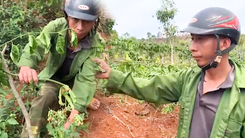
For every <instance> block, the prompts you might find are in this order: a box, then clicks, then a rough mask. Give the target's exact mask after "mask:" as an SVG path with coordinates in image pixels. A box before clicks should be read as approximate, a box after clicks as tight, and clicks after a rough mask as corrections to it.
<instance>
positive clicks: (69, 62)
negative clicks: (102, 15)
mask: <svg viewBox="0 0 245 138" xmlns="http://www.w3.org/2000/svg"><path fill="white" fill-rule="evenodd" d="M99 5H100V4H99V1H98V0H66V2H65V8H64V13H65V18H58V19H56V20H54V21H51V22H50V23H48V25H46V26H45V27H44V28H43V30H42V32H41V34H40V35H39V36H38V37H37V42H38V48H37V50H36V51H35V52H34V54H31V53H30V52H29V51H30V47H31V43H28V44H27V45H26V47H25V49H24V51H23V54H22V56H21V58H20V61H19V63H18V65H19V67H20V71H19V80H20V81H21V82H23V83H30V82H31V81H34V82H36V83H37V82H38V77H39V78H51V79H54V80H57V81H60V82H62V83H65V84H67V85H69V86H70V88H71V89H72V91H73V92H74V94H75V96H76V102H75V104H74V109H73V110H72V111H71V113H70V115H69V118H68V119H69V121H68V122H67V123H66V124H65V128H68V127H69V125H70V124H69V122H72V121H73V119H74V116H75V114H79V113H82V112H85V110H86V108H90V109H94V110H96V109H98V108H99V106H100V102H99V101H98V100H97V99H94V98H93V96H94V93H95V89H96V82H95V77H94V73H95V69H94V65H95V64H94V62H92V61H91V59H90V58H91V57H93V56H95V55H96V54H97V49H96V47H99V46H98V45H103V44H104V43H103V40H102V39H101V38H100V37H99V34H98V33H96V29H97V27H98V23H99ZM71 29H72V30H74V32H75V34H76V35H77V38H78V45H76V46H73V45H71V43H70V39H71ZM62 30H66V31H63V32H61V33H59V34H58V33H56V34H55V33H51V32H59V31H62ZM43 35H44V36H45V39H46V40H42V39H43V38H44V37H42V36H43ZM62 39H63V41H65V45H64V49H63V50H62V51H64V54H60V53H58V50H57V48H56V45H58V44H60V43H61V42H59V41H61V40H62ZM43 41H49V42H48V43H49V44H50V46H46V47H50V49H49V57H48V60H47V63H46V67H45V68H44V69H43V70H42V71H41V72H40V74H38V75H37V72H36V70H35V69H36V67H37V64H38V62H39V61H40V60H42V59H44V58H45V57H44V56H45V55H44V52H45V50H44V49H43V47H42V45H43V44H42V43H41V42H43ZM59 88H60V86H59V85H56V84H55V83H52V82H46V83H44V84H43V85H42V86H41V88H40V90H39V92H38V97H37V98H35V99H34V100H33V101H32V103H31V108H30V112H29V114H30V120H31V127H32V130H33V133H34V134H35V136H40V137H44V136H43V135H42V134H41V130H42V129H43V128H44V129H45V127H46V123H47V121H46V120H47V114H48V111H49V109H54V110H55V109H59V108H60V107H59V104H58V94H59ZM44 134H46V133H44ZM21 137H22V138H26V137H28V133H27V130H26V129H25V128H23V131H22V134H21Z"/></svg>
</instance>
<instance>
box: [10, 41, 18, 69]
mask: <svg viewBox="0 0 245 138" xmlns="http://www.w3.org/2000/svg"><path fill="white" fill-rule="evenodd" d="M10 57H11V59H12V61H13V62H14V63H15V64H17V63H18V61H19V59H20V51H19V48H18V46H17V45H14V44H12V49H11V52H10Z"/></svg>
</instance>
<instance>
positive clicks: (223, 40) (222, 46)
mask: <svg viewBox="0 0 245 138" xmlns="http://www.w3.org/2000/svg"><path fill="white" fill-rule="evenodd" d="M230 46H231V39H230V38H221V40H220V50H225V49H227V48H228V47H230Z"/></svg>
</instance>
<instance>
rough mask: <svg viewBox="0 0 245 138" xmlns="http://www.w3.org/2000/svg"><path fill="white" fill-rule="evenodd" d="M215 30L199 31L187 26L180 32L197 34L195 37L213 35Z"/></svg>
mask: <svg viewBox="0 0 245 138" xmlns="http://www.w3.org/2000/svg"><path fill="white" fill-rule="evenodd" d="M214 31H215V29H212V30H210V29H201V28H197V27H193V26H188V27H186V28H184V29H182V30H181V31H180V32H182V33H191V34H197V35H208V34H213V32H214Z"/></svg>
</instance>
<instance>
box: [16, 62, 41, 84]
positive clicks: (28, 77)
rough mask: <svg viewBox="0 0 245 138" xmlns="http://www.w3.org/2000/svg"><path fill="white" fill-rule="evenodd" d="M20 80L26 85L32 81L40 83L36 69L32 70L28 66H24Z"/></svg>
mask: <svg viewBox="0 0 245 138" xmlns="http://www.w3.org/2000/svg"><path fill="white" fill-rule="evenodd" d="M19 80H20V82H22V83H26V84H28V83H30V82H32V81H33V82H35V83H38V76H37V71H36V70H34V69H31V68H30V67H28V66H22V67H21V68H20V72H19Z"/></svg>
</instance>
